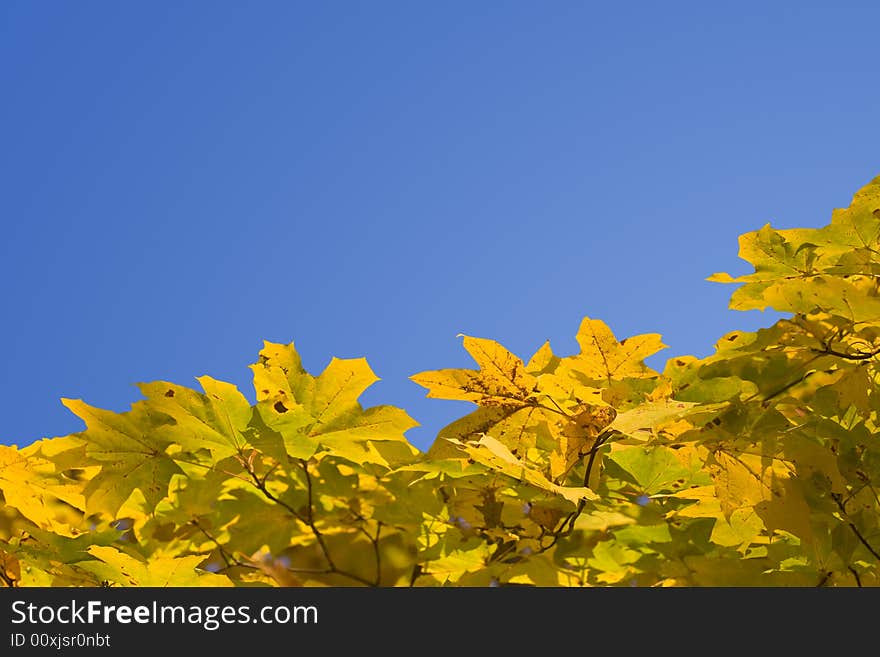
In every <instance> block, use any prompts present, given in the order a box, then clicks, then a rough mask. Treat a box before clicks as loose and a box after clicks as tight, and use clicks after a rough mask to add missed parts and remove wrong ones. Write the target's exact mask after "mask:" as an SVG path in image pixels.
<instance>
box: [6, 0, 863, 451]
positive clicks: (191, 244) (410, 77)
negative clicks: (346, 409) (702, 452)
mask: <svg viewBox="0 0 880 657" xmlns="http://www.w3.org/2000/svg"><path fill="white" fill-rule="evenodd" d="M773 4H774V3H766V2H759V3H754V4H744V3H742V2H738V3H735V4H730V3H727V4H725V3H704V2H701V3H687V4H686V3H675V2H669V3H655V2H644V3H639V2H627V3H602V4H601V5H600V4H599V3H577V2H554V3H542V2H522V3H519V2H504V3H502V2H484V3H475V2H445V3H427V2H420V3H414V2H399V3H392V2H377V3H372V2H371V3H367V2H332V3H331V2H326V3H321V2H308V3H306V2H259V3H239V2H180V3H158V4H157V3H119V2H97V1H92V2H76V3H75V2H32V1H31V0H27V1H22V2H18V1H12V0H4V1H3V2H2V3H0V180H2V184H0V220H2V228H3V231H2V235H3V239H2V242H0V252H2V258H0V295H2V303H3V320H2V322H0V345H2V347H0V348H2V357H3V368H2V379H0V411H2V417H3V424H2V427H0V442H4V443H17V444H19V445H23V444H27V443H29V442H31V441H32V440H35V439H38V438H40V437H43V436H52V435H59V434H65V433H69V432H72V431H77V430H79V429H80V428H81V427H82V425H81V423H80V421H79V420H78V419H77V418H76V417H75V416H73V415H71V414H70V413H69V412H68V411H67V410H66V409H65V408H63V407H62V406H61V403H60V401H59V399H60V398H61V397H74V398H82V399H85V400H86V401H87V402H89V403H91V404H94V405H96V406H102V407H105V408H112V409H115V410H124V409H126V408H127V407H128V405H129V404H130V403H131V402H133V401H135V400H136V399H138V398H139V393H138V391H137V390H136V388H135V387H134V385H133V384H134V383H135V382H138V381H150V380H155V379H164V380H170V381H174V382H177V383H182V384H192V385H195V382H194V381H193V377H195V376H198V375H202V374H210V375H211V376H214V377H217V378H222V379H225V380H229V381H233V382H235V383H236V384H238V385H239V386H240V387H241V388H242V390H243V391H244V392H245V393H246V394H247V395H248V396H251V397H252V389H251V386H250V378H249V371H248V369H247V365H248V364H249V363H251V362H253V361H254V360H255V359H256V354H257V351H258V350H259V349H260V347H261V345H262V340H263V339H269V340H273V341H279V342H288V341H290V340H294V341H295V342H296V345H297V347H298V349H299V350H300V351H301V353H302V355H303V359H304V362H305V365H306V367H307V368H309V369H311V370H312V371H314V372H317V371H319V370H320V369H322V368H323V367H324V366H325V365H326V363H327V362H328V361H329V359H330V357H331V356H334V355H336V356H340V357H354V356H361V355H364V356H367V358H368V360H369V362H370V364H371V365H372V366H373V368H374V369H375V371H376V372H377V374H378V375H379V376H380V377H382V379H383V380H382V381H381V382H380V383H378V384H376V385H375V386H374V387H373V388H371V389H370V391H369V392H368V393H367V394H366V395H365V397H364V399H363V400H364V401H365V402H366V403H367V404H375V403H392V404H397V405H401V406H403V407H405V408H406V409H407V410H408V411H409V412H410V413H411V414H412V415H413V416H414V417H415V418H416V419H417V420H419V421H421V422H422V423H423V425H424V426H423V427H421V428H419V429H416V430H414V431H412V432H411V433H410V434H409V436H410V439H411V440H412V441H413V442H414V443H415V444H417V445H418V446H420V447H425V446H427V445H428V444H429V443H430V441H431V440H432V439H433V436H434V434H435V433H436V430H437V429H438V428H439V427H441V426H442V425H444V424H446V423H447V422H448V421H450V420H451V419H452V418H453V417H456V416H458V415H459V414H461V413H462V412H463V411H464V410H466V407H467V406H468V405H467V404H461V403H456V402H443V401H438V400H427V399H424V390H422V389H421V388H419V387H418V386H416V385H415V384H413V383H411V382H409V381H408V379H407V377H408V376H409V375H410V374H413V373H415V372H418V371H421V370H424V369H436V368H440V367H462V366H469V364H470V362H471V361H470V360H469V358H468V356H467V354H466V353H465V352H464V351H463V349H462V348H461V344H460V340H459V339H457V338H456V334H458V333H467V334H471V335H477V336H482V337H493V338H496V339H498V340H500V341H501V342H502V343H504V344H505V345H507V346H508V347H509V348H511V349H512V350H513V351H515V352H517V353H519V354H520V355H521V356H529V355H530V354H531V353H532V351H534V350H535V349H537V348H538V347H539V346H540V344H541V343H542V342H543V341H544V340H545V339H548V338H549V339H550V340H551V343H552V344H553V346H554V348H555V349H556V350H557V351H559V352H563V353H568V352H571V351H573V350H575V347H576V344H575V342H574V337H573V336H574V334H575V332H576V330H577V327H578V324H579V322H580V319H581V318H582V317H583V316H584V315H589V316H591V317H597V318H601V319H603V320H605V321H606V322H608V324H609V325H610V326H611V327H612V329H613V330H614V331H615V333H616V334H617V335H618V337H625V336H627V335H631V334H635V333H645V332H659V333H662V334H663V336H664V339H665V342H666V343H667V344H668V345H669V346H670V349H668V350H666V352H665V353H664V355H663V356H662V357H660V358H657V359H654V360H653V361H652V363H653V364H654V365H659V366H662V364H663V363H664V362H665V359H666V358H667V357H670V356H673V355H678V354H684V353H693V354H696V355H706V354H707V353H709V352H710V351H711V348H712V345H713V344H714V342H715V340H716V339H717V338H719V337H720V336H721V335H722V334H723V333H725V332H727V331H729V330H733V329H749V328H756V327H758V326H762V325H766V324H768V323H770V322H771V321H772V320H773V318H774V316H772V315H770V314H768V313H765V314H763V315H762V314H761V313H757V312H754V313H735V312H732V311H729V310H727V300H728V297H729V295H730V292H731V291H732V290H731V288H730V287H727V286H722V285H718V284H713V283H708V282H706V281H705V280H704V279H705V277H706V276H708V275H709V274H711V273H713V272H715V271H729V272H731V273H740V272H743V271H746V270H747V268H746V265H745V264H744V263H742V262H741V261H739V260H738V259H737V257H736V252H737V243H736V238H737V235H739V234H740V233H743V232H746V231H750V230H754V229H757V228H759V227H760V226H762V225H763V224H764V223H767V222H771V223H772V224H773V225H774V226H775V227H797V226H820V225H824V224H825V223H827V221H828V219H829V217H830V213H831V210H832V208H834V207H842V206H846V205H847V204H848V203H849V200H850V198H851V196H852V194H853V192H855V190H856V189H857V188H859V187H860V186H862V185H863V184H865V183H866V182H868V181H869V180H870V179H871V178H872V177H874V176H875V175H877V174H880V84H878V83H877V80H878V72H877V61H878V55H877V26H878V25H880V5H878V4H877V3H876V2H864V3H860V4H859V3H857V4H847V5H843V4H842V3H824V4H825V5H826V8H824V9H820V8H809V7H803V6H797V5H796V3H782V2H780V3H775V6H771V5H773ZM830 7H833V9H832V8H830Z"/></svg>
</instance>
